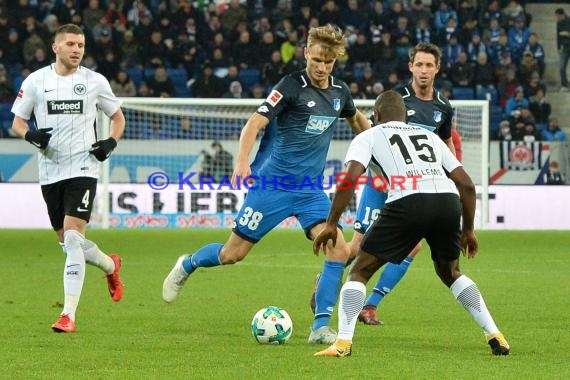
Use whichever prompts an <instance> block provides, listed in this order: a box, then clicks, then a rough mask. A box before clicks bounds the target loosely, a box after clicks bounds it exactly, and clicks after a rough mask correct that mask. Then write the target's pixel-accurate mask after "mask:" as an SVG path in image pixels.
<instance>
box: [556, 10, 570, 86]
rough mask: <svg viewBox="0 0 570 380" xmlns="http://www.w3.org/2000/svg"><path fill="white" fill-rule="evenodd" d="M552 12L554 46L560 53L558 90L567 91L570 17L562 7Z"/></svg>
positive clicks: (569, 56)
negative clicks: (553, 14) (554, 22)
mask: <svg viewBox="0 0 570 380" xmlns="http://www.w3.org/2000/svg"><path fill="white" fill-rule="evenodd" d="M554 13H555V15H556V46H557V47H558V53H559V54H560V86H561V87H560V92H567V91H568V76H567V74H566V66H568V61H569V60H570V18H568V16H567V15H566V13H565V12H564V9H562V8H558V9H556V11H555V12H554Z"/></svg>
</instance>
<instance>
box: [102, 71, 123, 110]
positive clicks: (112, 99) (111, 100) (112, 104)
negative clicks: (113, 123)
mask: <svg viewBox="0 0 570 380" xmlns="http://www.w3.org/2000/svg"><path fill="white" fill-rule="evenodd" d="M96 75H97V79H98V81H99V86H100V88H101V91H100V93H99V96H98V100H99V102H98V103H99V108H101V110H103V112H104V113H105V115H107V116H109V117H111V116H112V115H113V114H114V113H115V112H117V110H118V109H119V107H121V104H122V103H123V102H122V101H121V100H120V99H119V98H117V97H116V96H115V94H113V90H112V89H111V85H110V84H109V81H108V80H107V79H106V78H105V77H104V76H103V75H101V74H96Z"/></svg>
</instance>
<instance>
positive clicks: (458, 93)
mask: <svg viewBox="0 0 570 380" xmlns="http://www.w3.org/2000/svg"><path fill="white" fill-rule="evenodd" d="M452 93H453V98H454V99H457V100H472V99H474V96H473V89H472V88H471V87H453V89H452Z"/></svg>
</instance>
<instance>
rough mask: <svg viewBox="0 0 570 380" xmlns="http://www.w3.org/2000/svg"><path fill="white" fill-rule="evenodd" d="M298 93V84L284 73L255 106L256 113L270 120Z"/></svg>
mask: <svg viewBox="0 0 570 380" xmlns="http://www.w3.org/2000/svg"><path fill="white" fill-rule="evenodd" d="M298 93H299V84H298V83H297V81H296V80H295V79H294V78H293V77H292V76H291V75H286V76H285V77H283V78H282V79H281V80H280V81H279V83H277V84H276V85H275V87H273V89H272V90H271V92H270V93H269V95H268V96H267V98H265V100H264V101H263V103H262V104H261V105H260V106H259V107H258V108H257V113H258V114H260V115H263V116H265V117H266V118H268V119H269V120H272V119H273V118H274V117H275V116H277V115H279V114H280V113H281V112H282V111H283V110H284V109H285V107H286V106H287V105H288V104H289V103H291V101H292V100H293V99H295V98H296V97H297V95H298Z"/></svg>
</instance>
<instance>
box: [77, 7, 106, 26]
mask: <svg viewBox="0 0 570 380" xmlns="http://www.w3.org/2000/svg"><path fill="white" fill-rule="evenodd" d="M82 16H83V24H84V25H85V26H86V27H87V29H88V30H93V27H94V26H95V25H97V23H98V22H99V20H100V19H101V17H105V11H103V9H101V6H100V3H99V0H89V5H88V7H87V8H85V9H84V10H83V14H82Z"/></svg>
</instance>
